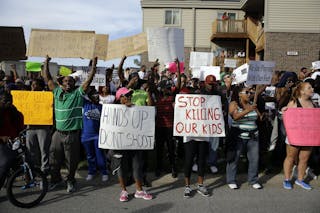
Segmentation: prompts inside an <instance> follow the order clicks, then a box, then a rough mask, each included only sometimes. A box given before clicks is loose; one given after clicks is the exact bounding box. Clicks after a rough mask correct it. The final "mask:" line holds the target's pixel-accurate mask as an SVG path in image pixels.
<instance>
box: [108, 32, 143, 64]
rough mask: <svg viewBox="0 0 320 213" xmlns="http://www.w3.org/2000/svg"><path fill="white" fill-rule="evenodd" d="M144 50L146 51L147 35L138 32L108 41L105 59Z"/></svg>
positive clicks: (134, 53) (138, 52)
mask: <svg viewBox="0 0 320 213" xmlns="http://www.w3.org/2000/svg"><path fill="white" fill-rule="evenodd" d="M146 51H148V46H147V35H146V34H145V33H140V34H137V35H134V36H129V37H125V38H120V39H116V40H112V41H109V45H108V54H107V60H110V59H115V58H122V57H123V56H124V55H126V56H132V55H138V54H141V53H143V52H146Z"/></svg>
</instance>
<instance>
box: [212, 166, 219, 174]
mask: <svg viewBox="0 0 320 213" xmlns="http://www.w3.org/2000/svg"><path fill="white" fill-rule="evenodd" d="M210 171H211V173H212V174H214V173H217V172H218V168H217V167H216V166H210Z"/></svg>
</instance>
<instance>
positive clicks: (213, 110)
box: [173, 94, 225, 137]
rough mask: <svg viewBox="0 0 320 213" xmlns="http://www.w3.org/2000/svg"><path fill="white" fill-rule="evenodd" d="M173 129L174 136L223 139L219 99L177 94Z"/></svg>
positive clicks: (223, 127)
mask: <svg viewBox="0 0 320 213" xmlns="http://www.w3.org/2000/svg"><path fill="white" fill-rule="evenodd" d="M173 128H174V130H173V135H174V136H194V137H224V136H225V126H224V118H223V112H222V107H221V97H220V96H217V95H190V94H178V95H177V96H176V99H175V108H174V126H173Z"/></svg>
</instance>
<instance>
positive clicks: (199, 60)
mask: <svg viewBox="0 0 320 213" xmlns="http://www.w3.org/2000/svg"><path fill="white" fill-rule="evenodd" d="M212 61H213V53H209V52H190V63H189V66H190V67H191V68H193V67H201V66H211V65H212Z"/></svg>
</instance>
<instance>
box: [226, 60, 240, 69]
mask: <svg viewBox="0 0 320 213" xmlns="http://www.w3.org/2000/svg"><path fill="white" fill-rule="evenodd" d="M224 67H231V68H236V67H237V60H236V59H230V58H225V59H224Z"/></svg>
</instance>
